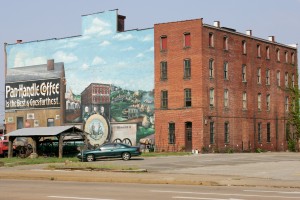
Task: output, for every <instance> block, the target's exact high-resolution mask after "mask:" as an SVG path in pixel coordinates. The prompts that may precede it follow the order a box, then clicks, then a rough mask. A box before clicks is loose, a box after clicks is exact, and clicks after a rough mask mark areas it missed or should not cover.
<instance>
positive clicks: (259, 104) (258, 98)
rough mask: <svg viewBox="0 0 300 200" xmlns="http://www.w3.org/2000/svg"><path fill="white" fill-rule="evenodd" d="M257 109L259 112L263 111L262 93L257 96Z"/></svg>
mask: <svg viewBox="0 0 300 200" xmlns="http://www.w3.org/2000/svg"><path fill="white" fill-rule="evenodd" d="M257 109H258V110H259V111H260V110H261V93H259V94H258V96H257Z"/></svg>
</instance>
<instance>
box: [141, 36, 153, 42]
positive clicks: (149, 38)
mask: <svg viewBox="0 0 300 200" xmlns="http://www.w3.org/2000/svg"><path fill="white" fill-rule="evenodd" d="M152 40H153V35H146V36H145V37H144V38H142V41H143V42H148V41H152Z"/></svg>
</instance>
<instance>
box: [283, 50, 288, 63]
mask: <svg viewBox="0 0 300 200" xmlns="http://www.w3.org/2000/svg"><path fill="white" fill-rule="evenodd" d="M284 55H285V63H288V62H289V54H288V52H287V51H286V52H285V53H284Z"/></svg>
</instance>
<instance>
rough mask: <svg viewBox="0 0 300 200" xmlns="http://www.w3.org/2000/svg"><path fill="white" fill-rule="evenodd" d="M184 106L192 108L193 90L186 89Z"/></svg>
mask: <svg viewBox="0 0 300 200" xmlns="http://www.w3.org/2000/svg"><path fill="white" fill-rule="evenodd" d="M184 106H185V107H191V106H192V91H191V89H184Z"/></svg>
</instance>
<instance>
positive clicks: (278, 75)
mask: <svg viewBox="0 0 300 200" xmlns="http://www.w3.org/2000/svg"><path fill="white" fill-rule="evenodd" d="M276 80H277V86H280V71H277V74H276Z"/></svg>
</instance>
